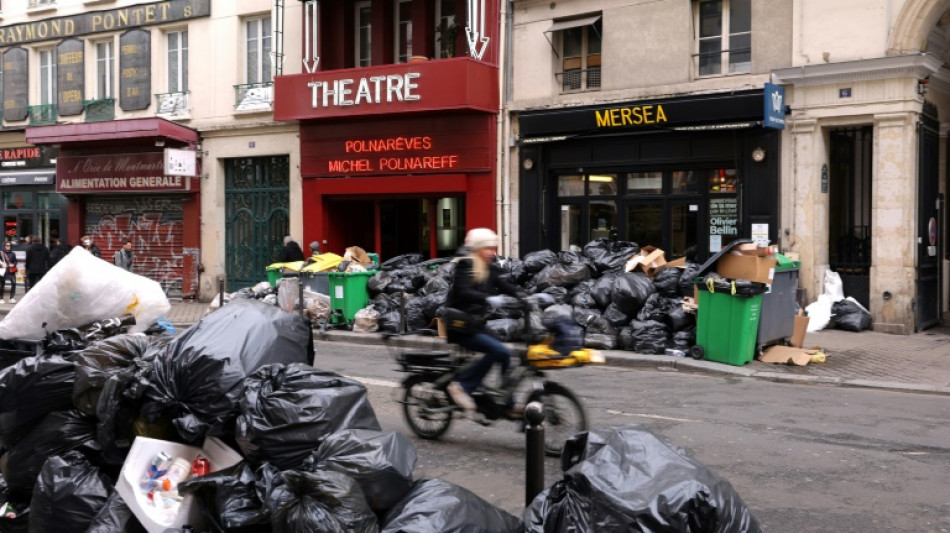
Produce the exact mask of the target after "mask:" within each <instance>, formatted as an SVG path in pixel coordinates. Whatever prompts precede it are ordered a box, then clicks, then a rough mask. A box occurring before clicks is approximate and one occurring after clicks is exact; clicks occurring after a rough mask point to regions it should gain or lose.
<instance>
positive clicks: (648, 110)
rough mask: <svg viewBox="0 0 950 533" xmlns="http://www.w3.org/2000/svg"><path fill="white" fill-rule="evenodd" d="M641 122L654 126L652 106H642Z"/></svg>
mask: <svg viewBox="0 0 950 533" xmlns="http://www.w3.org/2000/svg"><path fill="white" fill-rule="evenodd" d="M643 121H644V122H646V123H647V124H654V123H655V122H656V121H654V120H653V106H652V105H647V106H643Z"/></svg>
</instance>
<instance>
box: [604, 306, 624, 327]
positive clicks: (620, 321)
mask: <svg viewBox="0 0 950 533" xmlns="http://www.w3.org/2000/svg"><path fill="white" fill-rule="evenodd" d="M603 317H604V320H606V321H607V322H610V325H612V326H613V327H615V328H622V327H624V326H626V325H629V324H630V317H629V316H627V315H626V313H624V312H623V311H621V310H620V308H619V307H617V304H610V305H608V306H607V309H604V314H603Z"/></svg>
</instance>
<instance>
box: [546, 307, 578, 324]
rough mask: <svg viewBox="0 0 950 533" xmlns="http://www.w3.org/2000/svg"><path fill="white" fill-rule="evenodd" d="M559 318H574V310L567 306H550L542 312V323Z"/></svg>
mask: <svg viewBox="0 0 950 533" xmlns="http://www.w3.org/2000/svg"><path fill="white" fill-rule="evenodd" d="M558 316H566V317H568V318H573V316H574V308H573V307H571V306H570V305H567V304H555V305H551V306H548V307H547V308H546V309H545V310H544V311H542V312H541V322H542V323H547V322H548V321H549V320H552V319H554V318H555V317H558Z"/></svg>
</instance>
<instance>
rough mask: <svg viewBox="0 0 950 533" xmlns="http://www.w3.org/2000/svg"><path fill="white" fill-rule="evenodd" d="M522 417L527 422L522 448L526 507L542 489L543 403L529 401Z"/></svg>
mask: <svg viewBox="0 0 950 533" xmlns="http://www.w3.org/2000/svg"><path fill="white" fill-rule="evenodd" d="M524 418H525V421H527V423H528V424H527V427H526V428H525V441H526V442H525V450H524V466H525V482H524V504H525V507H527V506H529V505H531V502H532V501H534V497H535V496H537V495H538V494H539V493H540V492H541V491H542V490H544V404H543V403H541V402H531V403H529V404H528V405H527V406H526V407H525V409H524Z"/></svg>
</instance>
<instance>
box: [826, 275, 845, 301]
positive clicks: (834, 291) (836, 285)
mask: <svg viewBox="0 0 950 533" xmlns="http://www.w3.org/2000/svg"><path fill="white" fill-rule="evenodd" d="M824 294H827V295H829V296H831V297H832V298H834V299H833V300H832V302H837V301H838V300H843V299H844V284H843V283H842V282H841V276H839V275H838V273H837V272H835V271H833V270H827V271H825V292H824Z"/></svg>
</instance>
